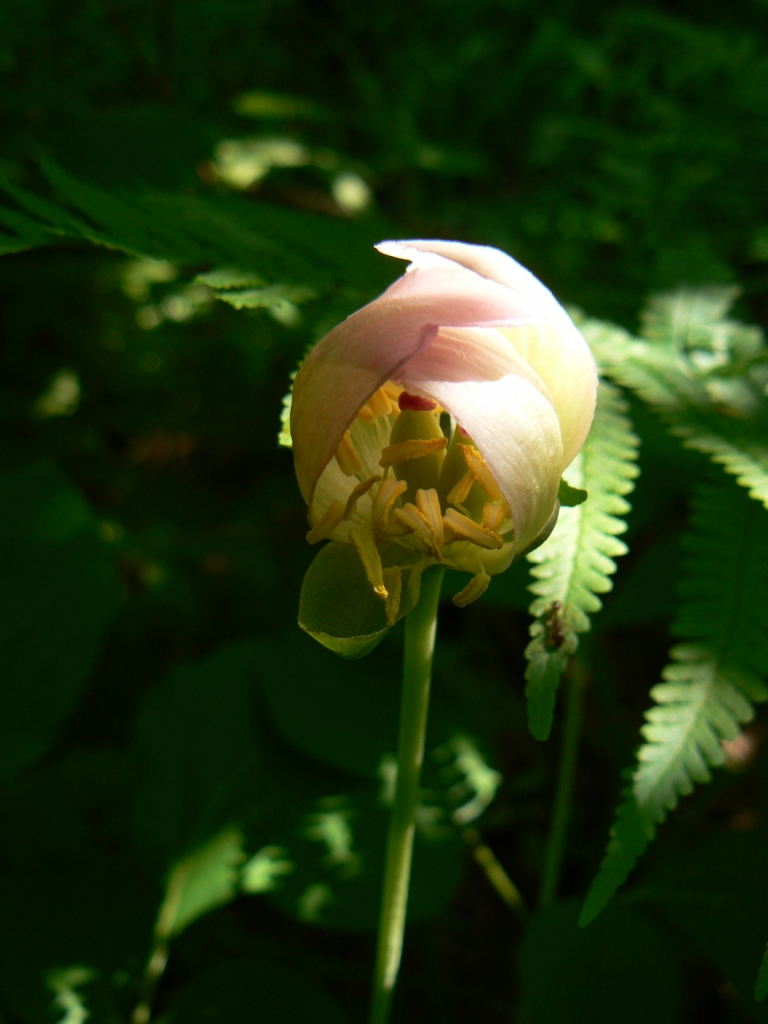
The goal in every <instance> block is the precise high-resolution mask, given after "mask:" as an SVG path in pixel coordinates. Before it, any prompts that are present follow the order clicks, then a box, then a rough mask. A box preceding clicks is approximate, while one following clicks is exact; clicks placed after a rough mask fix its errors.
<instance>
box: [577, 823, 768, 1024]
mask: <svg viewBox="0 0 768 1024" xmlns="http://www.w3.org/2000/svg"><path fill="white" fill-rule="evenodd" d="M766 840H768V834H766V830H765V829H764V828H762V827H757V828H754V829H751V830H749V831H742V830H735V829H730V828H729V829H727V830H725V831H718V832H715V833H714V834H711V835H708V836H704V835H697V836H696V837H695V840H694V841H693V842H691V843H689V844H688V845H687V847H686V848H684V849H683V850H678V851H675V852H672V851H668V852H667V853H666V855H665V856H664V857H663V858H659V859H658V860H657V861H656V863H655V864H654V865H653V867H651V868H650V869H649V870H648V871H647V872H646V873H645V874H644V876H643V879H642V884H641V885H639V886H637V887H636V888H635V889H634V891H633V896H634V897H635V898H636V899H640V900H642V901H643V903H644V904H645V905H647V906H648V908H649V910H651V911H652V912H653V914H654V916H655V917H657V919H658V918H664V919H666V920H667V921H668V922H669V923H670V924H671V925H673V926H674V927H675V929H676V930H677V931H679V932H680V933H681V934H682V935H687V936H689V937H690V938H691V939H692V940H693V941H694V942H695V944H696V946H697V947H698V949H699V950H701V951H702V952H703V953H704V954H705V955H706V957H707V959H708V960H709V961H710V963H712V964H713V965H714V966H715V967H716V968H717V970H718V971H719V972H720V973H721V974H722V975H723V977H724V979H725V980H727V981H728V982H730V983H731V984H732V985H733V986H735V988H736V990H737V991H738V993H739V995H740V996H741V997H742V999H743V1000H744V1002H745V1003H746V1004H747V1006H746V1009H747V1010H748V1012H749V1014H750V1016H752V1017H756V1018H757V1019H758V1020H763V1021H765V1020H768V1009H767V1008H765V1007H762V1008H760V1007H756V1006H754V1004H751V1002H750V996H751V994H752V987H753V984H754V973H755V967H756V965H757V963H758V962H759V960H760V953H761V950H762V948H763V944H764V941H765V922H766V920H768V878H767V877H766V871H765V850H766ZM598 923H599V922H598ZM590 931H591V929H590ZM758 984H759V982H758ZM756 998H759V996H756Z"/></svg>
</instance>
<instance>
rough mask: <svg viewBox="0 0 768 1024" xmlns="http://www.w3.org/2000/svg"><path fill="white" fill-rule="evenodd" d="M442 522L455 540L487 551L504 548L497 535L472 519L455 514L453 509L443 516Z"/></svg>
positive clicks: (458, 513)
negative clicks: (468, 542)
mask: <svg viewBox="0 0 768 1024" xmlns="http://www.w3.org/2000/svg"><path fill="white" fill-rule="evenodd" d="M443 520H444V522H445V525H446V527H447V528H448V531H449V533H451V534H453V535H454V538H455V539H457V540H468V541H471V542H472V543H473V544H477V546H478V547H481V548H487V549H488V550H489V551H490V550H493V549H494V548H502V547H504V540H503V538H502V537H500V536H499V535H498V533H494V531H493V530H486V529H485V528H484V527H482V526H480V524H479V523H476V522H475V521H474V519H470V518H469V516H465V515H462V513H461V512H457V511H456V509H455V508H449V509H448V510H447V512H446V513H445V515H444V516H443Z"/></svg>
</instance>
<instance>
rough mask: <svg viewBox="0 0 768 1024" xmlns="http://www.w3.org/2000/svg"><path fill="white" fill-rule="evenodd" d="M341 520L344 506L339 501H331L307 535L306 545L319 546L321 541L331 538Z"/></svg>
mask: <svg viewBox="0 0 768 1024" xmlns="http://www.w3.org/2000/svg"><path fill="white" fill-rule="evenodd" d="M343 518H344V506H343V505H342V504H341V502H340V501H332V502H331V504H330V505H329V506H328V508H327V509H326V510H325V512H323V514H322V516H320V518H319V519H318V521H317V522H316V523H315V525H314V526H313V527H312V529H311V530H310V531H309V533H308V534H307V541H308V543H310V544H319V543H320V541H321V540H326V539H327V538H328V537H330V536H331V534H332V533H333V531H334V530H335V529H336V527H337V526H338V525H339V523H341V521H342V519H343Z"/></svg>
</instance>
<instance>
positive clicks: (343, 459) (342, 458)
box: [336, 430, 363, 476]
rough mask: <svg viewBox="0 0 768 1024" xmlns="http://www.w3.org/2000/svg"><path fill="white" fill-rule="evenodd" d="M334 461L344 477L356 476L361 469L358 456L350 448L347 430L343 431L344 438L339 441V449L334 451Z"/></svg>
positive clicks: (350, 442) (361, 465) (350, 439)
mask: <svg viewBox="0 0 768 1024" xmlns="http://www.w3.org/2000/svg"><path fill="white" fill-rule="evenodd" d="M336 461H337V462H338V464H339V466H340V467H341V471H342V473H343V474H344V475H345V476H356V475H357V474H358V473H360V472H361V470H362V468H363V464H362V462H361V461H360V456H359V455H358V454H357V452H356V451H355V449H354V448H353V447H352V438H351V437H350V432H349V431H348V430H345V431H344V436H343V437H342V439H341V441H339V447H338V448H337V449H336Z"/></svg>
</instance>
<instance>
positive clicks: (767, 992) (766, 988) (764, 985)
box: [755, 947, 768, 1002]
mask: <svg viewBox="0 0 768 1024" xmlns="http://www.w3.org/2000/svg"><path fill="white" fill-rule="evenodd" d="M766 996H768V947H766V950H765V953H763V959H762V962H761V964H760V971H759V973H758V975H757V982H756V983H755V999H757V1000H758V1001H760V1002H762V1000H763V999H765V997H766Z"/></svg>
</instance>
